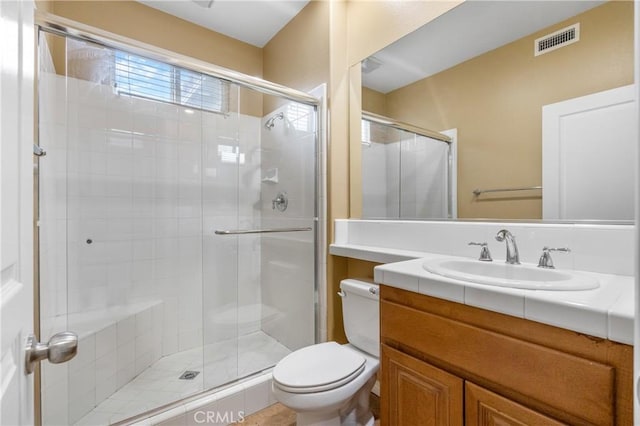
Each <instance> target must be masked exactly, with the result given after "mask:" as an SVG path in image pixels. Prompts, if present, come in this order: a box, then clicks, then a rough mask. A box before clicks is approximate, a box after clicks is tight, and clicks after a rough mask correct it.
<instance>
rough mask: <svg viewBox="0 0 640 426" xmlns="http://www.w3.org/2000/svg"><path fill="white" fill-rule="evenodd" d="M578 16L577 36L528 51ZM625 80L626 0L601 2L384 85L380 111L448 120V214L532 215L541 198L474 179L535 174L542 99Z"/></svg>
mask: <svg viewBox="0 0 640 426" xmlns="http://www.w3.org/2000/svg"><path fill="white" fill-rule="evenodd" d="M575 22H580V41H579V42H577V43H575V44H572V45H569V46H566V47H563V48H561V49H559V50H556V51H552V52H549V53H546V54H544V55H541V56H538V57H534V56H533V45H534V43H533V41H534V40H535V39H536V38H538V37H540V36H543V35H545V34H548V33H550V32H552V31H555V30H557V29H560V28H563V27H566V26H568V25H571V24H573V23H575ZM631 83H633V4H632V2H610V3H606V4H604V5H602V6H599V7H597V8H595V9H592V10H590V11H587V12H585V13H583V14H581V15H578V16H577V17H574V18H572V19H569V20H566V21H564V22H561V23H559V24H557V25H554V26H552V27H549V28H546V29H544V30H542V31H539V32H537V33H535V34H532V35H531V36H528V37H524V38H522V39H520V40H517V41H515V42H513V43H510V44H508V45H506V46H504V47H501V48H499V49H496V50H493V51H491V52H489V53H486V54H484V55H481V56H479V57H477V58H474V59H471V60H469V61H467V62H465V63H463V64H460V65H458V66H456V67H454V68H451V69H449V70H446V71H443V72H441V73H439V74H437V75H434V76H432V77H430V78H427V79H424V80H421V81H418V82H416V83H414V84H411V85H409V86H406V87H404V88H401V89H398V90H396V91H394V92H390V93H389V94H387V96H386V110H387V111H386V112H387V115H388V116H390V117H393V118H396V119H398V120H401V121H405V122H408V123H412V124H415V125H418V126H421V127H426V128H429V129H435V130H444V129H450V128H454V127H455V128H457V129H458V216H459V217H461V218H521V219H531V218H533V219H539V218H541V215H542V199H541V197H540V194H539V192H538V193H535V192H533V193H530V194H531V195H530V196H529V197H525V196H524V195H525V194H524V193H523V195H522V196H518V197H513V196H512V195H509V194H505V195H504V196H492V197H489V196H483V197H481V198H475V197H474V196H473V195H472V191H473V189H475V188H478V187H479V188H504V187H512V186H535V185H541V182H542V147H541V141H542V106H543V105H546V104H550V103H554V102H558V101H561V100H565V99H569V98H574V97H578V96H583V95H586V94H589V93H593V92H598V91H602V90H606V89H611V88H614V87H618V86H623V85H627V84H631Z"/></svg>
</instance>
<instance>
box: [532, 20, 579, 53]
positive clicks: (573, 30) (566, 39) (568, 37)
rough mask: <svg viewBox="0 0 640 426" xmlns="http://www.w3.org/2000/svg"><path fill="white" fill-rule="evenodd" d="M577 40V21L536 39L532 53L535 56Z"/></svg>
mask: <svg viewBox="0 0 640 426" xmlns="http://www.w3.org/2000/svg"><path fill="white" fill-rule="evenodd" d="M578 40H580V24H579V23H577V24H573V25H571V26H570V27H566V28H563V29H561V30H558V31H556V32H554V33H551V34H547V35H546V36H544V37H540V38H538V39H536V41H535V42H534V52H533V54H534V55H535V56H538V55H542V54H543V53H547V52H551V51H552V50H556V49H560V48H561V47H564V46H568V45H570V44H572V43H575V42H576V41H578Z"/></svg>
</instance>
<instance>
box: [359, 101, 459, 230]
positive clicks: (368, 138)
mask: <svg viewBox="0 0 640 426" xmlns="http://www.w3.org/2000/svg"><path fill="white" fill-rule="evenodd" d="M361 135H362V142H361V154H362V217H363V218H365V219H446V218H455V217H456V211H457V207H456V204H457V203H456V198H457V191H456V162H457V160H456V131H455V129H453V130H449V131H446V132H442V133H441V132H435V131H432V130H428V129H423V128H420V127H416V126H413V125H410V124H407V123H402V122H399V121H397V120H393V119H391V118H388V117H383V116H381V115H377V114H373V113H370V112H363V113H362V121H361Z"/></svg>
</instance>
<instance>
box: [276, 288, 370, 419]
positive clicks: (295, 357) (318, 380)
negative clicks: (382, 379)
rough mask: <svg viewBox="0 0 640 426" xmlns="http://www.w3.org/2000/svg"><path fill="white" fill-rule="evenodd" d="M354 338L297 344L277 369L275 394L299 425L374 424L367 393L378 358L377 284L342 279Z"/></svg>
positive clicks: (348, 326)
mask: <svg viewBox="0 0 640 426" xmlns="http://www.w3.org/2000/svg"><path fill="white" fill-rule="evenodd" d="M340 288H341V290H342V291H341V292H340V295H341V296H342V300H343V303H342V304H343V310H344V322H345V331H346V332H347V339H348V340H349V342H350V343H348V344H345V345H340V344H338V343H336V342H325V343H319V344H316V345H311V346H307V347H305V348H302V349H299V350H297V351H295V352H293V353H291V354H289V355H287V356H286V357H285V358H283V359H282V360H281V361H280V362H279V363H278V364H277V365H276V366H275V368H274V369H273V381H272V391H273V394H274V396H275V398H276V399H277V400H278V401H279V402H280V403H282V404H283V405H285V406H286V407H289V408H290V409H292V410H294V411H296V413H297V419H296V420H297V425H298V426H305V425H326V426H330V425H335V426H337V425H373V421H374V420H373V415H372V414H371V410H370V409H369V394H370V392H371V389H372V388H373V386H374V384H375V382H376V372H377V371H378V368H379V366H380V361H379V359H378V358H379V335H378V333H379V325H378V321H379V308H378V286H377V285H375V284H373V283H371V282H370V281H362V280H353V279H350V280H344V281H343V282H342V283H341V284H340Z"/></svg>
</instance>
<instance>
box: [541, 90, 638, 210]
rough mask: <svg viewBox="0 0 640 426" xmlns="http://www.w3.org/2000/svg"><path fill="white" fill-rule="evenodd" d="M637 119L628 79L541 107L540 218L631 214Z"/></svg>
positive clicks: (633, 95)
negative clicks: (585, 94)
mask: <svg viewBox="0 0 640 426" xmlns="http://www.w3.org/2000/svg"><path fill="white" fill-rule="evenodd" d="M637 123H638V117H637V112H636V109H635V88H634V86H633V85H631V86H623V87H618V88H616V89H611V90H607V91H604V92H599V93H594V94H591V95H587V96H582V97H579V98H575V99H569V100H566V101H563V102H558V103H555V104H551V105H545V106H544V107H543V108H542V187H543V190H542V210H543V212H542V217H543V219H568V220H579V219H589V220H633V219H634V217H635V196H634V194H635V170H636V152H637V135H636V127H637Z"/></svg>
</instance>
